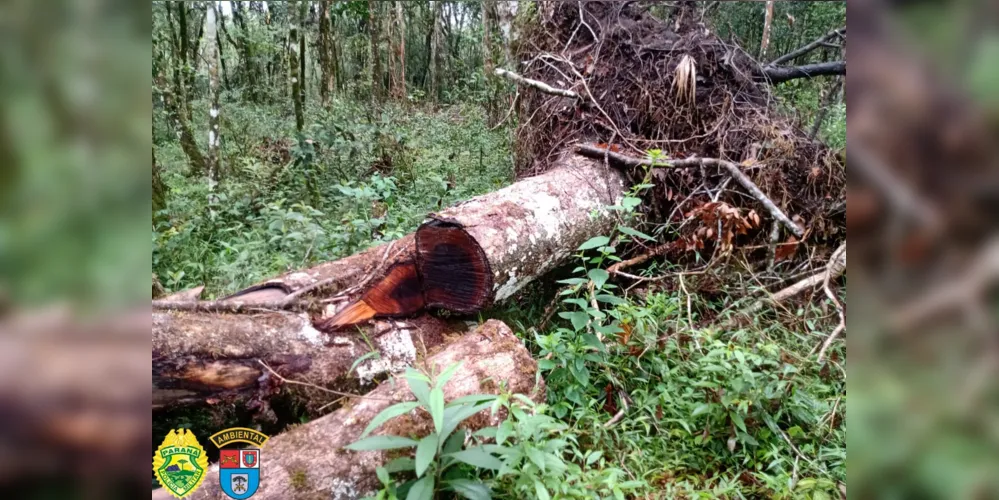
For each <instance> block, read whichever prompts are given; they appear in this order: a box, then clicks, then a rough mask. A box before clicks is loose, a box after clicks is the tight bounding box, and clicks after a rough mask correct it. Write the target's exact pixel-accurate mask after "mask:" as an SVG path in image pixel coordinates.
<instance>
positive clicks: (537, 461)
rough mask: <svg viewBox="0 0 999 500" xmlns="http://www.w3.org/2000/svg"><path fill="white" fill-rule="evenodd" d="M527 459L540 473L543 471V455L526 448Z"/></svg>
mask: <svg viewBox="0 0 999 500" xmlns="http://www.w3.org/2000/svg"><path fill="white" fill-rule="evenodd" d="M527 458H529V459H531V462H534V465H537V466H538V468H539V469H541V472H544V471H545V453H544V452H543V451H541V450H539V449H537V448H535V447H533V446H530V447H528V448H527Z"/></svg>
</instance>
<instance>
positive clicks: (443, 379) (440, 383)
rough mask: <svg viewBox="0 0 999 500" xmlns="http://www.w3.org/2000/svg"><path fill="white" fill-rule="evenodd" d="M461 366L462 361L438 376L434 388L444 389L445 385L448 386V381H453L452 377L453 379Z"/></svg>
mask: <svg viewBox="0 0 999 500" xmlns="http://www.w3.org/2000/svg"><path fill="white" fill-rule="evenodd" d="M461 364H462V361H459V362H457V363H455V364H453V365H451V366H449V367H447V368H446V369H445V370H444V371H443V372H442V373H441V374H440V375H438V376H437V380H436V381H435V382H436V383H435V384H434V387H439V388H441V389H443V388H444V384H447V381H448V380H451V377H453V376H454V373H455V372H456V371H458V368H461Z"/></svg>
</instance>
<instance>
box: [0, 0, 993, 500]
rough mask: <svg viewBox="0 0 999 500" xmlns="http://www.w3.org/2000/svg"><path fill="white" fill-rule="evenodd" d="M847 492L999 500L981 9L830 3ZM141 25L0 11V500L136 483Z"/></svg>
mask: <svg viewBox="0 0 999 500" xmlns="http://www.w3.org/2000/svg"><path fill="white" fill-rule="evenodd" d="M848 19H849V21H850V23H849V37H850V39H851V42H850V43H851V45H852V47H851V50H850V57H849V59H848V66H849V73H848V75H849V76H848V85H847V88H848V89H849V92H847V102H848V108H847V116H848V129H847V140H848V143H849V150H848V162H849V163H850V164H851V165H850V169H849V185H850V186H849V190H848V197H849V201H848V206H847V210H848V214H849V215H848V224H849V234H850V238H851V257H850V259H851V260H850V263H849V268H848V269H849V270H848V273H849V277H850V287H849V295H848V308H849V309H850V314H849V315H848V328H847V332H848V337H849V341H848V345H849V349H850V357H849V371H850V374H849V378H848V380H849V394H850V396H851V400H850V402H849V405H848V418H849V429H850V430H849V433H848V442H849V452H848V453H849V454H848V471H849V490H850V491H851V492H852V493H853V494H854V495H859V496H862V497H865V498H866V497H889V498H891V497H894V498H908V497H925V498H931V497H956V498H992V497H999V474H997V473H996V471H999V389H997V387H999V383H997V376H999V370H997V369H999V332H997V328H996V306H995V299H994V296H993V294H992V292H993V291H994V290H995V289H996V288H997V287H996V286H995V284H996V283H997V279H999V239H997V238H996V235H995V234H994V233H995V227H996V221H997V217H996V208H999V168H997V167H999V140H997V139H999V3H997V2H983V1H967V0H955V1H929V0H927V1H895V2H888V1H883V0H881V1H871V0H855V1H851V2H850V4H849V6H848ZM150 31H151V9H150V6H149V4H144V3H141V2H112V1H109V0H107V1H105V0H78V1H75V2H66V1H57V2H29V1H26V0H11V1H8V2H3V3H0V39H2V43H0V86H2V89H3V93H2V97H0V491H4V492H12V493H16V494H17V496H16V498H76V497H80V498H112V497H123V498H130V497H133V496H135V495H136V494H137V492H145V491H147V490H146V488H148V483H147V482H146V481H148V474H149V469H148V467H149V462H148V460H149V457H150V454H151V451H152V450H151V449H150V445H149V443H150V442H151V437H150V436H151V433H150V429H149V420H147V418H148V417H147V415H148V413H147V411H148V408H149V407H150V401H149V397H150V396H149V392H148V390H149V386H148V385H147V382H146V380H147V379H146V378H145V377H146V376H147V374H149V373H150V372H149V364H150V358H149V354H150V351H149V340H148V339H149V337H147V336H146V335H147V334H146V332H147V331H148V330H146V328H147V327H148V325H149V323H148V322H149V319H148V318H149V317H148V316H145V314H146V311H147V310H146V309H145V307H147V306H145V305H144V304H145V301H146V300H147V298H146V297H147V296H146V294H145V292H146V290H148V286H149V280H150V274H149V268H148V267H147V266H148V265H149V262H150V260H149V259H150V249H149V246H148V243H147V242H148V241H149V240H147V239H146V238H147V235H148V233H146V232H145V231H146V230H147V228H148V226H145V224H147V223H149V222H148V221H149V220H150V212H151V211H150V208H149V207H150V163H149V162H150V160H149V157H147V156H145V151H147V150H149V149H150V147H151V139H150V122H151V114H152V112H151V100H150V78H151V76H150V75H151V59H150V45H151V40H150Z"/></svg>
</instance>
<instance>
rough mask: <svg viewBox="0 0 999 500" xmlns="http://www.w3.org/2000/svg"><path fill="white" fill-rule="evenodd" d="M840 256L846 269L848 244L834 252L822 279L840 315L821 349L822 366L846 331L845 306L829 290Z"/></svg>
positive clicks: (824, 288)
mask: <svg viewBox="0 0 999 500" xmlns="http://www.w3.org/2000/svg"><path fill="white" fill-rule="evenodd" d="M840 255H842V256H843V259H842V260H843V267H846V243H843V244H841V245H840V246H839V248H837V249H836V251H835V252H833V254H832V256H831V257H830V258H829V262H828V263H827V264H826V272H825V273H824V274H825V277H824V278H823V279H822V289H823V290H825V292H826V297H829V300H831V301H832V303H833V305H835V306H836V312H837V313H838V314H839V324H838V325H836V328H835V329H834V330H833V331H832V333H831V334H829V337H828V338H826V340H825V342H823V343H822V348H821V349H819V360H818V361H819V364H821V363H822V360H823V359H825V356H826V350H827V349H829V346H830V345H832V342H833V340H836V337H838V336H839V335H840V334H841V333H843V331H845V330H846V313H845V312H844V311H843V304H842V303H840V301H839V299H838V298H837V297H836V294H835V293H833V291H832V289H831V288H829V282H830V281H832V277H833V274H834V273H835V267H836V265H837V263H838V262H839V261H840V258H839V256H840Z"/></svg>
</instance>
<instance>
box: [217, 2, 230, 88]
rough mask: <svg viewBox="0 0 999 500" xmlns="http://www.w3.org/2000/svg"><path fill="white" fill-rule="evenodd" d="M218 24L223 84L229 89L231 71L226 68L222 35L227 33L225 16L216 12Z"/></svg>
mask: <svg viewBox="0 0 999 500" xmlns="http://www.w3.org/2000/svg"><path fill="white" fill-rule="evenodd" d="M215 19H216V22H217V23H218V33H216V34H215V43H216V44H218V50H219V64H221V66H222V84H223V86H224V87H225V88H226V89H229V88H231V87H229V70H228V69H226V67H225V52H224V51H223V43H222V33H225V16H223V15H221V13H219V12H218V11H216V17H215Z"/></svg>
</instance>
